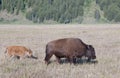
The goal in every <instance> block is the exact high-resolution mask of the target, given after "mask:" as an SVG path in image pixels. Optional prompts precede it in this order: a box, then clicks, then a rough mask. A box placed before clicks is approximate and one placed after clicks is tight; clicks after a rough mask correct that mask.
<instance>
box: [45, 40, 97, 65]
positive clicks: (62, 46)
mask: <svg viewBox="0 0 120 78" xmlns="http://www.w3.org/2000/svg"><path fill="white" fill-rule="evenodd" d="M52 55H55V56H56V59H57V61H58V62H60V58H67V59H68V60H69V61H70V63H73V62H74V59H76V58H81V57H82V56H85V57H88V59H87V61H90V60H91V59H96V55H95V50H94V48H93V46H92V45H87V44H85V43H83V42H82V40H81V39H79V38H64V39H58V40H54V41H51V42H49V43H48V44H47V45H46V56H45V59H44V60H45V63H47V64H48V63H49V60H50V58H51V57H52Z"/></svg>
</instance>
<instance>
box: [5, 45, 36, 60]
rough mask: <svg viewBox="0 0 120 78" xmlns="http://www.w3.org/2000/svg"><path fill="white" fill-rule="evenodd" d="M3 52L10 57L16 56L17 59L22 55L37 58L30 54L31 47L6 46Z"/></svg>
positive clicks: (22, 56)
mask: <svg viewBox="0 0 120 78" xmlns="http://www.w3.org/2000/svg"><path fill="white" fill-rule="evenodd" d="M5 53H6V54H7V55H8V56H10V57H17V58H19V59H22V58H24V57H29V58H30V57H31V58H35V59H37V57H35V56H33V55H32V51H31V49H28V48H26V47H24V46H8V47H7V48H6V50H5Z"/></svg>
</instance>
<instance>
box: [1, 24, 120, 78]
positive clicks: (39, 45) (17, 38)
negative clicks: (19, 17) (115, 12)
mask: <svg viewBox="0 0 120 78" xmlns="http://www.w3.org/2000/svg"><path fill="white" fill-rule="evenodd" d="M119 33H120V26H119V24H111V25H110V24H99V25H98V24H95V25H87V24H86V25H40V26H37V25H34V26H32V25H30V26H27V25H18V26H17V25H12V26H11V25H1V26H0V78H118V77H119V76H120V74H119V73H120V70H119V69H120V56H119V55H120V36H119ZM65 37H77V38H80V39H82V40H83V42H85V43H87V44H92V45H93V46H94V47H95V51H96V56H97V60H98V63H97V64H89V63H83V64H81V63H80V64H77V65H74V64H71V65H70V64H69V63H63V64H58V63H57V62H56V61H55V57H54V56H53V57H52V58H51V59H50V60H51V63H50V64H49V65H48V66H47V65H46V64H45V63H44V57H45V46H46V44H47V43H48V42H49V41H51V40H55V39H59V38H65ZM9 45H23V46H26V47H29V48H31V49H32V51H33V54H34V55H35V56H37V57H38V59H37V60H35V59H29V58H25V59H23V60H17V59H9V58H7V57H4V51H5V47H6V46H9Z"/></svg>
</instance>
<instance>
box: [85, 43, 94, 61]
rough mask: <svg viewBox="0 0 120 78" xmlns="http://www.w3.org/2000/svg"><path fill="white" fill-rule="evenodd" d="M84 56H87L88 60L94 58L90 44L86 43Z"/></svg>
mask: <svg viewBox="0 0 120 78" xmlns="http://www.w3.org/2000/svg"><path fill="white" fill-rule="evenodd" d="M86 56H87V57H88V60H90V59H96V55H95V50H94V48H93V46H92V45H87V52H86Z"/></svg>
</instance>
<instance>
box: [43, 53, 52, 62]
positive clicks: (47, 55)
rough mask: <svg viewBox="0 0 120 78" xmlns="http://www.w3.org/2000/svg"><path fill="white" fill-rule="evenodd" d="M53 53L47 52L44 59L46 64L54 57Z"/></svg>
mask: <svg viewBox="0 0 120 78" xmlns="http://www.w3.org/2000/svg"><path fill="white" fill-rule="evenodd" d="M52 55H53V54H46V56H45V59H44V60H45V63H46V64H48V63H49V60H50V58H51V57H52Z"/></svg>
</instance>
